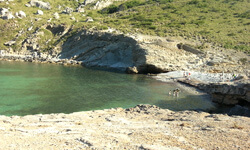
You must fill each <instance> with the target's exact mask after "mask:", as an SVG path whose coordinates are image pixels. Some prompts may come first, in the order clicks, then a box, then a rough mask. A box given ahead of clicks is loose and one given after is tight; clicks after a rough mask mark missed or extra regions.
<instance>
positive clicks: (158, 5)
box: [0, 0, 250, 52]
mask: <svg viewBox="0 0 250 150" xmlns="http://www.w3.org/2000/svg"><path fill="white" fill-rule="evenodd" d="M33 1H34V0H33ZM44 2H48V3H49V8H50V9H46V7H40V6H39V7H40V8H39V7H36V5H35V6H33V7H32V6H30V4H31V3H30V0H15V1H7V0H2V1H1V2H0V8H1V9H3V8H6V9H8V11H9V12H11V13H12V15H13V16H14V17H15V18H14V19H6V20H3V19H0V31H1V32H0V49H6V48H9V46H10V45H11V46H10V47H12V48H13V49H14V50H20V49H22V48H21V46H22V47H25V46H23V45H24V44H23V43H25V40H27V39H28V38H29V37H32V38H34V37H33V36H37V37H39V38H38V39H39V40H38V42H37V43H38V44H39V46H40V47H39V48H37V49H36V48H27V49H28V50H30V49H31V50H40V51H46V50H51V49H53V48H54V46H56V45H57V44H58V43H60V42H63V41H65V40H66V39H67V37H69V36H70V35H72V34H74V33H75V32H76V31H78V30H80V29H82V28H87V29H88V28H96V29H97V30H105V29H108V28H115V29H117V30H119V31H121V32H123V33H141V34H146V35H157V36H161V37H165V36H182V37H184V38H186V39H195V40H198V41H201V43H202V44H201V45H195V46H196V47H197V48H200V49H202V48H206V47H207V45H206V43H207V42H210V43H213V44H214V45H216V46H222V47H225V48H232V49H236V50H243V51H247V52H249V50H250V48H249V44H250V43H249V40H248V39H250V37H249V35H250V34H249V19H250V18H249V14H250V12H249V9H248V8H249V7H250V2H249V0H237V1H232V0H211V1H208V0H188V1H187V0H149V1H145V0H132V1H131V0H129V1H124V0H120V1H113V0H109V1H95V0H93V1H90V0H85V1H78V0H77V1H70V0H66V1H59V0H44ZM38 10H41V11H43V15H39V14H37V12H38ZM19 11H23V12H24V13H25V14H26V17H21V18H22V19H20V18H18V17H17V16H16V15H15V13H16V12H19ZM1 15H2V16H3V15H4V14H3V13H1ZM90 17H91V18H92V19H93V21H92V20H91V19H90ZM2 18H4V17H2ZM89 19H90V20H89ZM88 21H89V22H88ZM48 24H51V25H53V26H66V27H70V26H72V30H71V31H70V32H69V33H68V34H67V35H66V36H62V35H61V34H60V32H55V31H51V30H50V28H49V27H48ZM34 32H39V33H41V35H34ZM58 40H59V41H58ZM8 41H16V43H15V44H5V45H4V43H6V42H8ZM26 43H27V42H26ZM6 45H7V46H6ZM23 49H25V48H23Z"/></svg>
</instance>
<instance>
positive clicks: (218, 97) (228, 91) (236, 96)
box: [199, 83, 250, 105]
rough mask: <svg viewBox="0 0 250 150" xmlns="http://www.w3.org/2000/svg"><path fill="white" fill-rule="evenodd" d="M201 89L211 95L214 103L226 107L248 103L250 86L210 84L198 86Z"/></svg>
mask: <svg viewBox="0 0 250 150" xmlns="http://www.w3.org/2000/svg"><path fill="white" fill-rule="evenodd" d="M199 87H200V88H201V89H203V90H205V91H206V92H208V93H210V94H211V95H212V100H213V101H214V102H216V103H220V104H226V105H236V104H241V103H244V102H247V103H250V84H249V83H238V84H225V83H224V84H223V83H212V84H203V85H200V86H199Z"/></svg>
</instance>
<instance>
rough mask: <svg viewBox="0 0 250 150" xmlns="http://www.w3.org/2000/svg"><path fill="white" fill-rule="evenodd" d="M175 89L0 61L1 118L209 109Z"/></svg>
mask: <svg viewBox="0 0 250 150" xmlns="http://www.w3.org/2000/svg"><path fill="white" fill-rule="evenodd" d="M176 87H177V86H176V85H174V84H167V83H162V82H159V81H156V80H153V79H151V78H148V77H146V76H145V75H128V74H123V73H117V72H109V71H103V70H94V69H88V68H84V67H81V66H60V65H54V64H35V63H26V62H7V61H0V115H28V114H48V113H72V112H77V111H87V110H97V109H107V108H115V107H123V108H128V107H133V106H135V105H137V104H154V105H157V106H160V107H162V108H168V109H171V110H187V109H204V110H207V109H211V108H214V106H213V104H211V103H210V102H209V101H207V100H204V99H202V96H198V95H192V94H190V93H188V92H187V91H183V92H182V93H181V94H180V96H179V97H178V99H177V98H176V97H172V96H169V95H168V91H169V90H172V89H175V88H176Z"/></svg>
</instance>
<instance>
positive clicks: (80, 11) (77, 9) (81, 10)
mask: <svg viewBox="0 0 250 150" xmlns="http://www.w3.org/2000/svg"><path fill="white" fill-rule="evenodd" d="M76 12H79V13H84V5H80V6H79V7H78V8H76Z"/></svg>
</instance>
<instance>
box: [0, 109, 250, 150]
mask: <svg viewBox="0 0 250 150" xmlns="http://www.w3.org/2000/svg"><path fill="white" fill-rule="evenodd" d="M249 129H250V118H248V117H240V116H227V115H222V114H209V113H206V112H196V111H180V112H174V111H170V110H168V109H161V108H159V107H156V106H151V105H138V106H136V107H133V108H128V109H123V108H115V109H107V110H97V111H86V112H76V113H72V114H48V115H41V114H38V115H29V116H23V117H20V116H12V117H7V116H0V143H1V149H96V150H99V149H100V150H101V149H142V150H145V149H147V150H159V149H161V150H169V149H171V150H182V149H232V150H234V149H235V150H236V149H241V150H247V149H249V148H250V146H249V140H250V139H249V133H250V131H249Z"/></svg>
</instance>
